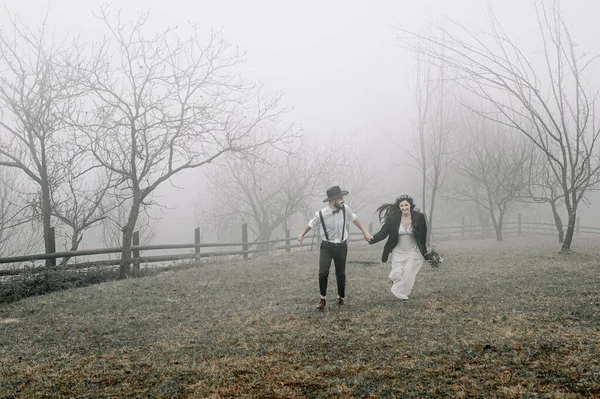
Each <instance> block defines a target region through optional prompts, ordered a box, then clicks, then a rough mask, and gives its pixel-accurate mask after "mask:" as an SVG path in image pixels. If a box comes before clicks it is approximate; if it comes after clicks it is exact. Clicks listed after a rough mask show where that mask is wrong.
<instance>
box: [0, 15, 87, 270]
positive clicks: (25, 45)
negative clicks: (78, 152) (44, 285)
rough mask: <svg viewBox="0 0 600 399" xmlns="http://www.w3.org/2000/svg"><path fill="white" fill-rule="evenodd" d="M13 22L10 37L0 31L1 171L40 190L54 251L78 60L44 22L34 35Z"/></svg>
mask: <svg viewBox="0 0 600 399" xmlns="http://www.w3.org/2000/svg"><path fill="white" fill-rule="evenodd" d="M11 23H12V25H11V28H12V31H11V33H12V35H11V36H9V35H8V31H0V71H2V74H1V76H0V110H1V111H0V133H1V134H0V166H5V167H11V168H15V169H19V170H21V171H22V172H24V174H25V175H26V176H27V177H28V178H29V179H30V180H31V181H32V182H33V183H34V184H35V185H36V186H37V187H38V189H39V204H38V205H39V209H40V211H41V215H40V216H41V220H42V226H43V233H44V244H45V249H46V252H50V251H51V249H52V238H51V215H52V204H53V200H52V196H53V190H54V189H55V187H56V186H57V185H58V184H59V182H60V181H61V180H62V179H63V178H64V175H65V172H66V171H67V170H68V168H69V165H68V164H66V165H65V164H62V163H61V162H60V160H59V157H58V156H57V155H58V154H59V153H60V152H61V150H62V148H63V145H62V143H63V142H64V141H65V133H64V132H65V127H66V123H65V118H64V115H66V114H69V113H71V112H72V111H73V106H74V97H75V96H76V87H75V85H74V84H73V81H72V80H71V79H69V78H68V77H69V76H70V73H71V69H72V67H71V66H72V65H76V64H77V62H78V61H77V59H78V58H79V55H78V53H77V48H76V46H75V45H73V44H67V45H65V44H63V43H60V44H56V43H54V42H53V41H51V40H48V39H47V37H48V36H49V35H48V34H47V32H46V29H47V26H46V23H45V22H44V24H43V25H42V26H41V27H40V28H39V30H38V31H35V32H34V31H31V30H30V29H28V28H26V27H24V26H22V25H21V24H20V23H18V22H17V21H15V20H14V19H12V20H11ZM48 264H50V260H47V261H46V265H48Z"/></svg>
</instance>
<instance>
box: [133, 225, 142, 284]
mask: <svg viewBox="0 0 600 399" xmlns="http://www.w3.org/2000/svg"><path fill="white" fill-rule="evenodd" d="M132 241H133V242H132V244H133V245H140V231H139V230H136V231H134V232H133V237H132ZM132 252H133V272H134V274H135V272H137V271H139V270H140V250H139V249H134V250H133V251H132Z"/></svg>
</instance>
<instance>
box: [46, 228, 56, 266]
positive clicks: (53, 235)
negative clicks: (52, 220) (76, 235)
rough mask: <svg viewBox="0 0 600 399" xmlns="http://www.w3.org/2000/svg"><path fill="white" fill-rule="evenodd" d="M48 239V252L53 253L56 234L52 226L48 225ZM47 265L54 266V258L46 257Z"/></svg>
mask: <svg viewBox="0 0 600 399" xmlns="http://www.w3.org/2000/svg"><path fill="white" fill-rule="evenodd" d="M48 238H49V239H50V242H49V244H50V248H49V249H50V253H55V252H56V235H55V232H54V227H50V237H48ZM48 260H49V261H50V262H49V265H50V266H52V267H54V266H56V258H52V259H48Z"/></svg>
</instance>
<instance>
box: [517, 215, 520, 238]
mask: <svg viewBox="0 0 600 399" xmlns="http://www.w3.org/2000/svg"><path fill="white" fill-rule="evenodd" d="M517 234H518V235H521V212H519V213H518V214H517Z"/></svg>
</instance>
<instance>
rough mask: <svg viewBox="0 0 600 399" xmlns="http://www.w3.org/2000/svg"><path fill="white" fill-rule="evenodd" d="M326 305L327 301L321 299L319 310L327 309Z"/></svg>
mask: <svg viewBox="0 0 600 399" xmlns="http://www.w3.org/2000/svg"><path fill="white" fill-rule="evenodd" d="M325 303H326V301H325V299H321V301H320V302H319V304H318V305H317V309H319V310H323V308H324V307H325Z"/></svg>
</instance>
